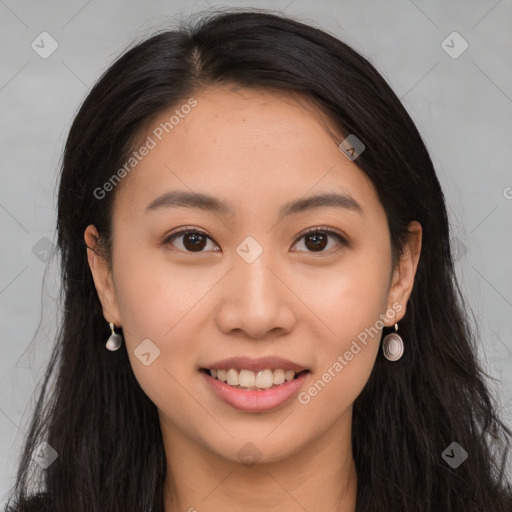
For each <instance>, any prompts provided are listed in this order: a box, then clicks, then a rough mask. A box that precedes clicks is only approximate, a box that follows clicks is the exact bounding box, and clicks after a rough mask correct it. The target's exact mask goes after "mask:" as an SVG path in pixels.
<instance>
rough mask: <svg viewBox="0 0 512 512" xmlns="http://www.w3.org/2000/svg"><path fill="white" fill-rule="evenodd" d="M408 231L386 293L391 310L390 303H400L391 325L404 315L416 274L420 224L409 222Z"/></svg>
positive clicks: (420, 236)
mask: <svg viewBox="0 0 512 512" xmlns="http://www.w3.org/2000/svg"><path fill="white" fill-rule="evenodd" d="M408 231H409V234H408V235H407V241H406V243H405V246H404V250H403V253H402V255H401V256H400V260H399V261H398V263H397V265H396V268H395V270H394V273H393V281H392V284H391V287H390V291H389V295H388V300H389V303H388V308H389V309H392V310H393V309H394V308H392V305H393V304H395V303H397V302H398V303H399V304H401V305H402V309H401V310H400V312H397V314H396V316H395V317H394V318H393V320H392V324H391V325H394V324H396V323H398V322H399V321H400V320H401V319H402V318H403V317H404V316H405V313H406V310H407V301H408V300H409V297H410V295H411V292H412V288H413V285H414V276H415V275H416V269H417V268H418V262H419V259H420V253H421V239H422V234H423V229H422V227H421V224H420V223H419V222H417V221H415V220H414V221H412V222H410V223H409V226H408Z"/></svg>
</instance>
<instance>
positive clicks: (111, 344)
mask: <svg viewBox="0 0 512 512" xmlns="http://www.w3.org/2000/svg"><path fill="white" fill-rule="evenodd" d="M109 325H110V331H111V333H112V334H111V335H110V337H109V338H108V340H107V343H106V344H105V346H106V347H107V349H108V350H110V351H112V352H113V351H115V350H117V349H118V348H119V347H120V346H121V343H122V341H123V339H122V338H121V335H120V334H117V333H116V332H114V322H110V323H109Z"/></svg>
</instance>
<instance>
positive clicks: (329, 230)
mask: <svg viewBox="0 0 512 512" xmlns="http://www.w3.org/2000/svg"><path fill="white" fill-rule="evenodd" d="M190 233H197V234H200V235H204V236H206V237H207V238H209V239H210V240H212V241H214V240H213V239H212V238H211V237H210V236H209V235H208V234H207V233H205V232H204V231H202V230H200V229H197V228H193V227H186V228H184V229H181V230H180V231H177V232H175V233H171V234H170V235H169V236H168V237H167V238H166V239H165V240H164V241H163V242H162V244H163V245H168V244H170V243H171V242H172V241H173V240H174V239H176V238H179V237H180V236H183V235H187V234H190ZM315 233H326V234H328V235H331V236H333V237H334V238H336V239H337V240H338V242H340V244H341V245H342V246H346V245H348V243H347V241H346V239H345V237H344V236H343V235H341V234H340V233H339V232H338V231H336V230H334V229H332V228H328V227H324V226H320V227H316V228H313V229H310V230H308V231H306V232H305V233H302V234H301V235H299V237H298V238H297V240H296V242H295V243H297V242H298V241H299V240H301V239H302V238H304V237H306V236H308V235H311V234H315ZM295 243H294V245H295ZM171 250H177V251H181V252H185V253H187V254H201V253H203V252H205V251H197V252H193V251H182V250H181V249H171ZM339 250H341V249H339V248H338V249H336V250H332V249H331V250H330V251H319V252H316V253H315V252H314V251H299V252H309V253H310V254H312V255H317V254H325V253H331V254H334V253H337V252H338V251H339Z"/></svg>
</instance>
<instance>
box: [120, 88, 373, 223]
mask: <svg viewBox="0 0 512 512" xmlns="http://www.w3.org/2000/svg"><path fill="white" fill-rule="evenodd" d="M193 100H194V102H195V104H194V103H191V102H190V101H189V98H185V99H184V100H183V102H182V103H178V104H176V105H174V106H173V107H172V108H170V109H168V110H166V111H164V112H161V113H160V114H158V115H157V116H156V117H154V118H153V119H151V121H150V122H149V123H147V125H146V126H145V128H144V129H143V130H142V131H141V133H140V137H139V139H138V142H137V144H135V145H134V149H137V148H138V147H141V146H142V145H144V144H145V143H147V142H148V141H149V140H151V141H152V142H151V144H149V145H150V146H152V149H150V150H149V152H148V153H147V154H146V155H145V156H144V157H143V158H142V159H141V160H140V162H139V163H138V164H137V166H136V167H135V168H134V169H133V170H132V171H130V173H129V174H128V175H127V176H126V177H125V178H124V179H123V180H124V182H123V183H122V185H123V186H122V187H120V189H121V190H117V193H118V194H119V195H120V197H118V198H116V203H118V205H119V207H120V208H123V205H124V206H125V207H126V206H128V205H129V206H130V210H131V211H133V212H138V214H139V215H142V214H143V213H144V211H145V209H146V207H147V205H148V204H149V202H151V200H153V199H155V197H157V196H158V195H161V194H162V193H164V192H166V191H167V190H176V189H181V190H188V191H189V192H204V193H208V194H210V195H215V196H217V197H219V198H229V203H230V205H234V206H235V207H236V205H238V207H245V206H249V205H250V204H253V205H254V206H259V207H260V208H261V206H262V201H264V202H269V201H270V202H272V201H277V202H278V203H279V204H280V205H281V204H282V203H284V202H287V198H290V199H291V198H293V199H295V198H297V197H301V196H305V195H308V194H314V193H319V192H325V191H326V190H329V191H336V192H350V193H351V195H356V196H358V197H359V198H360V199H359V202H361V203H364V202H365V201H366V202H367V201H368V200H377V198H376V194H375V191H374V189H373V186H372V184H371V182H370V180H369V179H368V178H367V177H366V175H365V174H364V173H363V172H362V171H361V170H360V169H359V168H358V167H357V166H356V165H355V164H354V163H353V162H351V161H349V160H348V159H347V158H346V157H345V156H344V155H343V154H342V153H341V151H340V150H339V149H338V144H339V142H341V140H342V138H343V136H342V135H341V134H340V133H339V131H338V130H337V129H336V126H335V124H334V123H333V121H332V120H331V119H330V118H328V116H326V115H325V114H323V113H322V112H321V111H320V110H319V109H318V108H317V107H316V106H315V105H314V104H313V103H312V102H311V101H310V100H309V99H308V98H305V97H303V96H299V95H292V94H289V93H283V92H274V91H272V92H268V91H257V90H252V89H247V88H238V87H234V86H222V87H218V86H217V87H211V88H208V89H206V90H204V91H201V92H199V93H197V94H195V95H194V96H193ZM190 104H194V106H193V107H190V108H188V107H187V108H185V107H184V105H190ZM171 118H172V119H171ZM365 196H366V198H365Z"/></svg>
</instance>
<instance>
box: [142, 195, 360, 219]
mask: <svg viewBox="0 0 512 512" xmlns="http://www.w3.org/2000/svg"><path fill="white" fill-rule="evenodd" d="M179 207H186V208H199V209H201V210H206V211H211V212H214V213H219V214H223V215H225V216H230V217H232V216H233V215H234V214H235V211H234V209H233V208H232V207H231V206H230V205H229V204H228V203H226V202H224V201H221V200H220V199H217V198H216V197H213V196H210V195H208V194H204V193H201V192H189V191H185V190H171V191H169V192H166V193H165V194H162V195H161V196H159V197H157V198H156V199H154V200H153V201H151V203H149V204H148V206H147V208H146V211H145V213H148V212H151V211H155V210H159V209H162V208H163V209H167V208H179ZM322 207H335V208H341V209H345V210H350V211H354V212H357V213H359V214H360V215H364V213H363V208H362V206H361V205H360V204H359V203H358V202H357V201H356V200H355V199H354V198H353V197H352V196H351V195H349V194H346V193H335V192H331V193H326V194H317V195H314V196H309V197H306V198H301V199H297V200H294V201H290V202H288V203H285V204H284V205H283V206H282V207H281V208H280V209H279V213H278V218H279V219H281V218H283V217H286V216H289V215H296V214H298V213H303V212H306V211H309V210H313V209H316V208H322Z"/></svg>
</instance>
